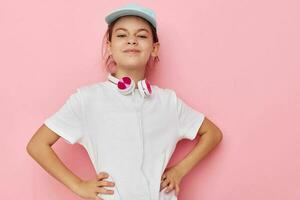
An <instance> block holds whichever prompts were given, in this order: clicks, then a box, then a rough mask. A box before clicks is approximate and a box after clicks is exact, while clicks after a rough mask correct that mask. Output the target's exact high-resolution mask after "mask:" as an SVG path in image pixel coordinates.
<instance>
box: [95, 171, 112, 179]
mask: <svg viewBox="0 0 300 200" xmlns="http://www.w3.org/2000/svg"><path fill="white" fill-rule="evenodd" d="M108 176H109V174H108V173H107V172H100V173H99V174H98V175H97V179H104V178H108Z"/></svg>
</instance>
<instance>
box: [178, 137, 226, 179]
mask: <svg viewBox="0 0 300 200" xmlns="http://www.w3.org/2000/svg"><path fill="white" fill-rule="evenodd" d="M220 141H221V137H220V133H218V132H214V133H213V132H206V133H204V134H203V135H202V136H201V138H200V139H199V141H198V143H197V144H196V145H195V147H194V148H193V149H192V151H191V152H189V153H188V154H187V155H186V156H185V158H184V159H182V160H181V161H180V162H178V163H177V164H176V166H175V167H176V168H177V169H179V170H180V172H181V173H182V174H183V176H185V175H186V174H187V173H188V172H189V171H191V170H192V168H194V166H195V165H197V163H198V162H199V161H200V160H202V159H203V158H204V157H205V156H206V155H207V154H208V153H209V152H210V151H211V150H212V149H213V148H214V147H215V146H216V145H217V144H218V143H220Z"/></svg>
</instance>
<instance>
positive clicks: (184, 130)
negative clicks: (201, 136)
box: [175, 95, 205, 140]
mask: <svg viewBox="0 0 300 200" xmlns="http://www.w3.org/2000/svg"><path fill="white" fill-rule="evenodd" d="M175 96H176V95H175ZM175 98H176V107H177V116H178V127H179V137H180V139H189V140H193V139H194V138H195V137H196V136H197V133H198V130H199V128H200V127H201V125H202V122H203V121H204V118H205V115H204V113H202V112H200V111H197V110H195V109H194V108H192V107H191V106H190V105H188V104H187V103H186V102H184V101H183V100H182V99H181V98H180V97H178V96H176V97H175Z"/></svg>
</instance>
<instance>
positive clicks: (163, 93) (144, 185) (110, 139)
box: [44, 80, 204, 200]
mask: <svg viewBox="0 0 300 200" xmlns="http://www.w3.org/2000/svg"><path fill="white" fill-rule="evenodd" d="M151 87H152V95H151V96H149V97H145V98H143V97H142V96H141V95H140V94H139V91H138V89H135V91H134V93H132V94H129V95H123V94H121V93H119V91H118V88H117V86H116V85H115V84H113V83H111V82H110V81H108V80H106V81H103V82H98V83H93V84H90V85H85V86H81V87H79V88H77V89H76V92H74V93H73V94H71V95H70V96H69V98H68V99H67V101H66V102H65V103H64V105H63V106H62V107H61V108H60V109H59V110H58V111H57V112H56V113H54V114H53V115H51V116H50V117H48V118H47V119H46V120H45V122H44V124H45V125H46V126H47V127H48V128H50V129H51V130H53V131H54V132H55V133H57V134H58V135H59V136H61V137H62V138H63V139H64V140H65V141H66V142H68V143H69V144H75V143H78V144H81V145H82V146H83V147H84V148H85V149H86V151H87V152H88V154H89V156H90V159H91V162H92V164H93V166H94V168H95V171H96V172H97V174H99V173H100V172H102V171H105V172H107V173H108V174H109V175H110V176H109V178H107V179H105V180H108V181H114V182H115V186H113V187H105V188H106V189H111V190H114V194H99V197H101V198H103V199H104V200H133V199H134V200H177V197H176V195H175V189H174V190H173V191H171V192H169V193H165V192H164V190H165V189H166V188H165V189H164V190H162V191H159V189H160V182H161V176H162V174H163V172H164V170H165V168H166V166H167V164H168V161H169V159H170V158H171V156H172V153H173V151H174V150H175V147H176V144H177V142H178V141H179V140H181V139H184V138H186V139H189V140H193V139H194V138H195V137H196V135H197V132H198V130H199V128H200V126H201V124H202V122H203V120H204V114H203V113H201V112H199V111H196V110H194V109H193V108H191V107H190V106H188V105H187V104H186V103H185V102H183V100H182V99H181V98H179V97H178V96H177V95H176V93H175V92H174V90H171V89H167V88H160V87H158V86H157V85H151Z"/></svg>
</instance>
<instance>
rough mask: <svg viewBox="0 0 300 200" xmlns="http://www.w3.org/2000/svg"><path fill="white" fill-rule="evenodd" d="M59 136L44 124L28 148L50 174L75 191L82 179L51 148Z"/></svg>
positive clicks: (30, 153) (31, 154)
mask: <svg viewBox="0 0 300 200" xmlns="http://www.w3.org/2000/svg"><path fill="white" fill-rule="evenodd" d="M59 138H60V136H59V135H57V134H56V133H54V132H53V131H52V130H50V129H49V128H48V127H47V126H45V125H44V124H43V125H42V126H41V127H40V128H39V129H38V130H37V132H36V133H35V134H34V135H33V137H32V138H31V139H30V141H29V143H28V144H27V146H26V150H27V152H28V153H29V155H30V156H31V157H32V158H33V159H34V160H35V161H37V162H38V163H39V164H40V166H41V167H42V168H44V169H45V170H46V171H47V172H48V173H49V174H50V175H52V176H53V177H54V178H56V179H57V180H58V181H60V182H61V183H63V184H64V185H65V186H67V187H68V188H69V189H71V190H72V191H73V192H74V191H75V190H76V189H75V188H76V187H77V186H78V185H79V183H80V182H81V179H80V178H79V177H77V176H76V175H75V174H73V173H72V172H71V171H70V170H69V169H68V168H67V167H66V166H65V165H64V164H63V163H62V161H61V160H60V159H59V158H58V156H57V155H56V154H55V152H54V151H53V149H52V148H51V146H52V145H53V144H54V143H55V142H56V141H57V140H58V139H59Z"/></svg>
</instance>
